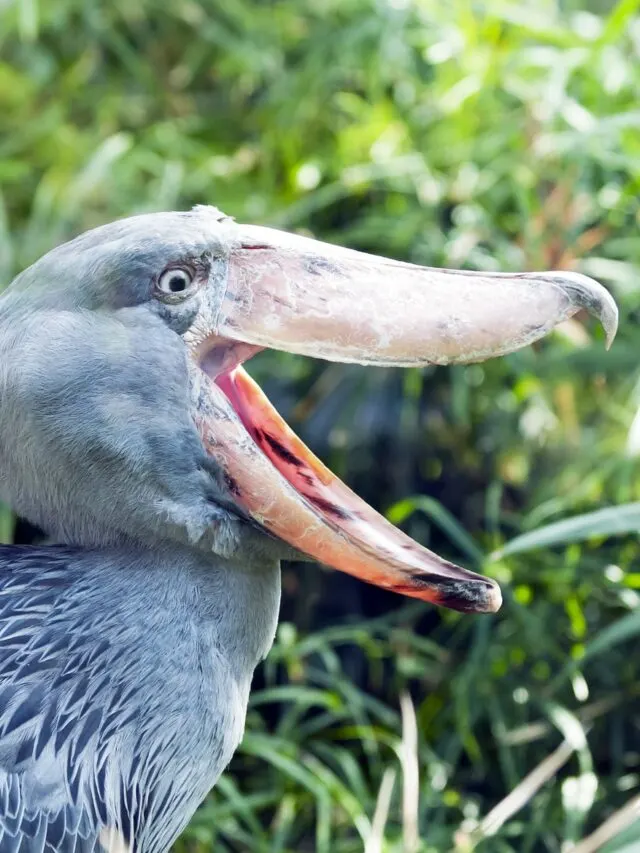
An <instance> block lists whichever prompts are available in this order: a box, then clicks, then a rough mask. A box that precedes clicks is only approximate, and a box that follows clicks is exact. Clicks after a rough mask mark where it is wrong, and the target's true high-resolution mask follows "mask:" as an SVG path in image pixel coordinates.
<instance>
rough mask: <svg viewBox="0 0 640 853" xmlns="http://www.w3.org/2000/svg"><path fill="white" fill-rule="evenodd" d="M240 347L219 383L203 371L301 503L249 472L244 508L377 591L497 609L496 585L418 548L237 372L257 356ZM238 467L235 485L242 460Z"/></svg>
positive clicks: (227, 362)
mask: <svg viewBox="0 0 640 853" xmlns="http://www.w3.org/2000/svg"><path fill="white" fill-rule="evenodd" d="M231 346H232V348H234V349H235V346H236V345H231ZM240 346H241V347H242V350H236V351H235V355H233V356H229V355H228V354H227V355H226V356H225V357H224V360H223V361H222V365H224V366H223V369H222V371H221V372H219V373H217V375H215V377H214V376H211V373H209V370H208V369H207V367H208V368H209V369H211V368H212V367H213V364H212V363H209V364H208V365H206V361H207V359H206V357H205V359H203V362H204V364H203V366H204V367H205V370H206V372H207V373H209V375H210V376H211V378H213V379H214V381H215V384H216V385H217V386H218V388H220V390H221V391H222V392H223V393H224V395H225V396H226V398H227V400H228V401H229V402H230V404H231V406H232V407H233V409H234V411H235V413H236V414H237V416H238V418H239V420H240V422H241V424H242V426H243V427H244V429H245V430H246V432H247V433H248V435H249V436H250V437H251V439H252V440H253V442H254V444H255V445H256V447H257V448H259V450H260V451H261V452H262V454H263V455H264V457H266V459H268V460H269V462H270V463H271V465H272V466H273V469H275V471H277V472H278V474H280V475H281V476H282V477H283V478H284V480H286V482H287V483H288V484H289V486H290V487H291V488H292V489H293V490H294V491H295V494H296V495H297V496H298V504H295V502H292V501H291V499H290V496H288V497H286V498H285V497H284V494H283V495H282V501H281V503H280V502H279V496H278V487H277V481H274V483H273V484H272V486H271V489H270V493H269V494H268V495H265V490H264V488H261V487H259V486H257V485H256V483H255V480H254V478H253V476H252V472H251V471H244V470H242V493H243V503H244V505H245V507H247V508H248V509H249V511H250V513H251V514H252V515H253V517H255V518H257V519H259V520H260V521H261V523H262V524H263V525H264V526H265V527H266V528H267V529H269V530H271V531H272V532H273V533H275V534H276V535H277V536H279V538H281V539H283V540H284V541H287V542H289V544H292V545H294V546H295V547H297V548H298V549H299V550H301V551H304V552H305V553H307V554H309V555H310V556H312V557H314V558H315V559H317V560H318V561H319V562H323V563H325V564H327V565H329V566H332V567H333V568H337V569H340V570H341V571H346V572H348V573H350V574H354V575H356V576H357V577H360V578H361V579H363V580H367V581H369V582H372V583H375V584H377V585H378V586H382V587H385V588H387V589H391V590H394V591H395V592H398V593H401V594H404V595H409V596H412V597H416V598H421V599H423V600H428V601H431V602H433V603H436V604H441V605H444V606H448V607H452V608H454V609H459V610H465V611H486V610H494V609H497V607H498V606H499V602H500V595H499V590H498V589H497V587H496V586H495V585H494V584H493V583H492V582H491V581H489V580H488V579H487V578H483V577H482V576H479V575H476V574H474V573H473V572H469V571H467V570H465V569H462V568H460V567H458V566H456V565H454V564H452V563H449V562H448V561H446V560H443V559H442V558H440V557H438V556H437V555H436V554H433V553H432V552H430V551H428V550H427V549H426V548H423V547H422V546H421V545H419V544H418V543H417V542H414V541H413V540H412V539H411V538H410V537H408V536H407V535H406V534H404V533H403V532H402V531H401V530H398V529H397V528H396V527H394V526H393V525H392V524H390V522H388V521H387V520H386V519H385V518H384V517H383V516H381V515H380V514H379V513H377V512H376V511H375V510H374V509H373V508H372V507H370V506H369V505H368V504H367V503H366V502H365V501H363V500H362V499H361V498H359V497H358V496H357V495H356V494H355V493H354V492H353V491H351V489H349V488H348V487H347V486H346V485H345V484H344V483H343V482H342V481H341V480H340V479H339V478H338V477H336V476H335V474H333V473H332V472H331V471H330V470H329V469H328V468H327V467H326V466H325V465H324V464H323V463H322V462H321V461H320V460H319V459H317V457H315V456H314V455H313V453H312V452H311V451H310V450H309V449H308V448H307V447H306V446H305V444H304V443H303V442H302V441H301V440H300V439H299V438H298V436H297V435H296V434H295V433H294V432H293V430H291V428H290V427H289V426H288V425H287V424H286V422H285V421H284V420H283V419H282V418H281V417H280V415H279V414H278V412H277V411H276V410H275V409H274V407H273V406H272V405H271V403H270V402H269V400H268V399H267V398H266V396H265V395H264V394H263V393H262V391H261V389H260V388H259V386H258V385H256V383H255V382H253V380H252V379H251V378H250V377H249V376H248V374H247V373H246V372H245V371H244V370H243V369H242V367H240V366H239V362H240V360H244V358H247V357H250V355H253V354H254V352H255V348H253V352H249V349H250V348H249V347H245V345H240ZM227 352H228V351H227ZM243 356H244V358H243ZM218 364H219V365H220V362H219V361H218ZM227 460H230V455H229V454H227ZM254 464H255V460H254ZM233 467H234V478H235V479H236V480H238V479H239V471H240V470H241V469H240V462H239V460H238V458H237V454H236V455H235V457H234V460H233ZM274 473H275V472H274ZM283 486H284V484H283ZM274 487H275V488H274ZM280 491H282V487H281V489H280Z"/></svg>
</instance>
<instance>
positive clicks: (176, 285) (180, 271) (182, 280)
mask: <svg viewBox="0 0 640 853" xmlns="http://www.w3.org/2000/svg"><path fill="white" fill-rule="evenodd" d="M192 283H193V273H192V272H191V270H188V269H184V267H171V268H170V269H166V270H165V271H164V272H163V273H162V275H161V276H160V278H159V279H158V290H159V291H160V293H161V294H163V295H164V296H174V297H180V296H181V295H184V294H185V293H186V291H188V290H189V288H190V287H191V285H192Z"/></svg>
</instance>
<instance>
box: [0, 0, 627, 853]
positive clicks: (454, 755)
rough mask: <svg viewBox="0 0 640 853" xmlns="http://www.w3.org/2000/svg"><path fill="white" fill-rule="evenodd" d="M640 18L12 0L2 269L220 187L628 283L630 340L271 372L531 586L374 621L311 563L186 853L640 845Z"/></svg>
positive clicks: (612, 7)
mask: <svg viewBox="0 0 640 853" xmlns="http://www.w3.org/2000/svg"><path fill="white" fill-rule="evenodd" d="M639 6H640V3H638V0H619V2H617V3H613V4H612V3H606V2H601V3H599V4H597V5H596V4H594V5H592V6H590V7H589V8H585V6H584V2H580V0H574V2H571V0H567V2H561V0H535V2H534V0H491V2H489V0H476V2H471V0H452V2H448V3H447V2H438V0H386V2H385V0H309V2H306V3H299V2H296V1H295V0H279V2H277V1H276V0H274V2H267V0H262V2H260V0H253V2H250V0H224V2H222V0H137V2H130V0H112V2H109V3H92V2H85V0H47V2H44V0H8V2H5V3H4V4H2V5H0V278H2V280H3V281H8V280H9V279H10V278H11V276H12V274H13V273H14V272H16V271H17V270H18V269H19V268H21V267H23V266H24V265H25V264H27V263H29V262H30V261H32V260H34V259H35V258H36V257H37V256H39V255H40V254H42V253H43V252H44V251H46V250H47V249H48V248H50V247H51V246H53V245H54V244H56V243H57V242H59V241H61V240H62V239H64V238H66V237H68V236H70V235H72V234H73V233H75V232H77V231H79V230H81V229H83V228H86V227H89V226H92V225H94V224H98V223H101V222H104V221H106V220H109V219H112V218H115V217H117V216H120V215H124V214H128V213H132V212H135V211H141V210H151V209H162V208H173V207H186V206H189V205H191V204H193V203H198V202H209V203H214V204H217V205H218V206H219V207H221V208H222V209H223V210H225V212H228V213H230V214H233V215H234V216H236V217H237V218H238V219H241V220H247V221H254V222H263V223H267V224H272V225H276V226H280V227H285V228H289V229H304V230H308V231H310V232H312V233H314V234H315V235H317V236H319V237H323V238H325V239H328V240H333V241H336V242H340V243H344V244H348V245H352V246H356V247H358V248H362V249H365V250H369V251H373V252H376V253H380V254H387V255H391V256H395V257H402V258H407V259H409V260H413V261H416V262H419V263H427V264H436V265H447V266H454V267H474V268H481V269H524V268H529V269H532V268H558V267H565V268H574V269H579V270H581V271H583V272H586V273H588V274H591V275H593V276H596V277H600V278H602V279H603V280H605V281H606V282H607V283H608V284H609V285H610V286H611V287H612V288H613V290H614V292H615V294H616V296H617V298H618V300H619V302H620V305H621V331H620V334H619V336H618V339H617V341H616V343H615V344H614V346H613V349H612V350H611V352H610V353H609V354H605V352H604V349H603V344H602V334H601V332H600V330H599V329H596V328H595V327H593V326H592V325H591V324H590V323H588V324H587V325H584V321H583V319H582V318H577V319H575V320H572V321H570V322H568V323H566V324H565V325H564V326H563V328H562V329H560V330H559V331H558V332H557V333H556V334H555V335H554V336H552V337H551V338H550V339H549V340H547V341H545V342H543V343H542V344H540V345H538V346H536V347H535V348H529V349H527V350H525V351H522V352H520V353H516V354H514V355H512V356H509V357H508V358H505V359H502V360H500V361H496V362H491V363H488V364H485V365H474V366H470V367H468V368H455V369H448V370H447V369H438V370H424V371H406V372H403V373H399V372H397V371H381V370H370V371H361V370H359V369H357V368H353V367H350V366H340V365H322V364H314V363H313V362H311V361H309V360H307V361H304V360H296V359H290V358H288V357H285V356H282V355H279V354H274V353H267V354H264V355H263V356H260V357H259V358H258V359H257V360H256V362H255V367H254V366H253V364H252V365H251V370H252V372H253V374H254V376H256V378H257V379H258V380H259V381H260V382H261V383H262V384H263V385H264V387H265V388H266V390H267V391H268V393H269V394H270V395H271V396H272V398H273V399H274V400H275V401H276V402H277V404H278V406H279V408H280V409H281V410H282V411H283V413H284V414H285V415H286V417H287V419H288V420H289V421H290V423H291V424H292V426H293V427H294V428H295V429H296V430H297V431H298V432H299V433H300V434H301V435H302V436H303V438H304V439H305V440H306V441H307V442H308V443H309V444H311V445H312V446H313V447H314V448H315V449H316V450H317V451H318V452H319V453H320V454H321V455H322V456H323V457H324V458H325V459H326V460H327V461H328V463H329V464H330V465H331V467H332V468H333V469H334V470H335V471H336V472H338V473H339V474H340V475H341V476H342V477H343V478H345V479H347V480H348V481H349V482H350V483H352V484H353V485H354V486H355V488H356V489H357V491H359V492H360V493H361V494H363V495H364V496H365V497H366V498H367V499H368V500H370V501H371V502H372V503H374V504H375V505H377V506H378V507H381V508H383V509H384V510H386V511H387V512H388V514H389V517H390V518H392V520H394V521H395V522H396V523H399V524H402V526H403V527H405V529H407V530H408V531H409V532H410V533H411V534H412V535H413V536H414V537H416V538H418V539H420V541H422V542H425V543H427V544H428V543H430V544H431V545H432V546H433V547H436V548H438V549H439V550H440V551H441V552H442V553H444V554H446V555H448V556H450V557H452V558H453V559H457V560H459V561H462V562H466V564H467V565H470V566H472V567H476V568H482V569H483V570H484V571H486V572H487V573H489V574H492V575H493V576H495V577H496V578H498V580H500V582H501V583H502V585H503V589H504V591H505V604H504V606H503V610H502V611H501V613H500V614H499V615H497V616H496V617H460V616H458V615H455V614H451V613H439V612H438V613H433V612H431V611H429V612H428V613H426V614H425V610H426V608H424V607H422V606H416V605H415V603H409V604H406V603H403V602H402V601H400V600H396V599H393V600H391V599H389V598H385V599H384V601H383V602H382V603H380V604H379V606H378V604H376V605H375V606H374V605H372V604H371V602H372V601H373V598H372V596H373V595H374V593H373V592H372V591H371V590H370V589H369V588H364V587H362V588H360V587H358V588H357V589H356V587H354V586H349V587H348V590H349V595H348V597H347V600H348V601H349V602H350V604H351V605H352V606H351V608H350V609H351V612H352V618H350V619H349V618H347V617H346V612H345V613H342V611H336V612H337V613H338V615H337V616H335V618H334V617H327V616H326V615H325V616H322V617H321V616H320V615H319V614H318V602H320V603H323V602H324V605H325V607H326V606H327V603H328V602H330V601H332V600H335V592H336V590H339V591H342V590H344V589H346V587H344V586H342V585H340V584H341V583H342V581H341V580H339V579H337V578H336V576H334V575H331V574H330V573H326V572H323V571H321V570H318V569H312V568H310V569H308V570H307V569H304V570H302V569H300V568H298V567H294V568H289V569H287V570H286V572H285V576H284V580H285V593H286V597H285V608H287V612H286V613H285V614H284V616H285V618H284V621H283V622H282V623H281V626H280V631H279V635H278V640H277V643H276V646H275V648H274V650H273V652H272V654H271V656H270V658H269V659H268V661H267V663H266V664H265V667H264V669H263V671H262V673H261V675H260V679H259V683H258V685H257V688H258V689H257V690H256V691H255V692H254V694H253V698H252V704H251V708H250V712H249V718H248V729H247V735H246V737H245V741H244V743H243V746H242V748H241V750H240V752H239V754H238V755H237V756H236V758H235V759H234V760H233V762H232V766H231V769H230V772H229V773H228V774H227V775H226V776H225V777H224V778H223V780H222V781H221V782H220V784H219V785H218V787H217V789H216V791H215V792H214V793H213V794H212V795H211V797H210V798H209V799H208V800H207V802H206V804H205V805H204V806H203V808H202V809H201V811H200V812H199V813H198V815H197V816H196V818H195V820H194V822H193V825H192V826H191V827H190V829H189V831H188V833H187V834H186V836H185V838H184V840H182V841H181V842H179V844H178V845H177V850H179V851H189V853H206V851H210V850H212V849H214V846H215V849H216V850H228V851H265V853H266V851H270V853H275V851H281V852H282V853H285V851H294V850H295V851H303V850H317V851H318V853H328V852H329V851H331V853H350V851H354V853H355V851H361V850H363V849H364V850H366V851H367V853H376V851H387V853H391V851H406V852H407V853H411V851H417V850H419V851H421V853H441V851H449V850H456V851H459V853H466V851H471V850H475V849H477V850H478V851H487V853H501V851H505V853H506V851H518V853H538V851H549V853H559V851H568V850H570V849H575V850H576V851H577V853H588V851H589V850H595V849H598V848H597V847H595V846H593V844H594V843H595V842H593V841H591V842H589V841H583V842H582V844H578V845H577V846H576V847H572V845H573V844H574V843H577V842H578V840H579V839H581V838H583V839H584V838H585V837H586V836H588V835H589V834H590V833H592V832H593V831H594V830H595V829H596V828H597V827H598V826H599V825H600V824H602V823H603V822H604V821H605V820H610V821H613V823H609V824H605V827H606V826H613V829H611V830H610V832H609V836H607V838H606V839H605V841H606V843H607V846H606V847H605V848H603V849H606V850H607V851H610V853H614V851H616V853H630V851H632V850H636V849H638V847H639V845H640V825H639V824H638V822H637V821H636V823H635V824H633V823H632V819H631V818H629V819H628V820H627V821H626V824H628V825H625V826H617V824H616V822H615V821H616V820H617V819H618V817H619V815H616V813H617V811H618V810H620V809H623V808H624V806H625V803H626V802H627V801H628V800H630V799H631V798H633V797H634V796H637V794H638V785H639V781H640V760H639V758H638V742H639V740H638V707H639V699H638V697H639V691H640V676H639V673H638V666H637V663H636V661H637V657H636V656H635V655H634V652H635V649H636V648H637V642H638V634H639V632H640V619H639V617H638V603H639V600H640V598H639V593H638V590H639V589H640V568H639V566H640V547H639V545H638V537H637V530H638V527H639V526H640V513H639V510H638V506H639V503H638V502H640V463H639V454H640V371H639V370H638V362H639V360H640V359H639V357H638V346H637V327H636V325H635V323H636V322H637V316H638V313H637V312H638V309H639V307H640V288H639V287H638V280H639V272H640V239H639V238H638V227H639V225H640V202H639V200H638V199H639V198H640V195H639V191H640V132H639V131H640V110H639V109H638V98H637V93H638V91H640V13H639ZM390 286H392V283H390ZM10 532H11V522H10V518H9V516H8V514H7V513H6V512H5V511H4V510H1V509H0V541H6V540H7V539H8V538H9V536H10ZM332 593H334V596H333V597H332ZM338 597H339V598H340V597H342V598H344V596H342V593H341V592H340V593H339V595H338ZM314 602H315V606H314ZM376 602H379V600H378V599H376ZM327 612H329V613H331V611H327ZM294 624H295V625H296V626H297V627H294ZM409 696H411V697H412V701H411V700H410V699H409V698H408V697H409ZM400 697H404V698H403V699H402V704H401V698H400ZM414 711H415V719H414V716H413V713H414ZM415 727H417V730H416V729H415ZM416 731H417V734H416ZM627 808H628V807H627ZM621 814H622V816H623V817H624V815H625V814H627V812H621ZM616 827H617V828H616ZM618 830H624V831H623V832H622V833H621V834H619V837H618V838H617V839H616V840H610V837H613V836H615V835H616V834H617V833H618ZM417 839H418V840H417ZM603 843H604V841H603ZM589 844H591V845H592V846H589Z"/></svg>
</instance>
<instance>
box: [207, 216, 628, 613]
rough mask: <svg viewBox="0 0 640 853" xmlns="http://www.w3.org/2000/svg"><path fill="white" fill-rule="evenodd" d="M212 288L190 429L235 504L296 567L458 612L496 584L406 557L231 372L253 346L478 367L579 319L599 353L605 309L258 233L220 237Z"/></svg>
mask: <svg viewBox="0 0 640 853" xmlns="http://www.w3.org/2000/svg"><path fill="white" fill-rule="evenodd" d="M230 228H231V229H232V230H231V233H230V239H229V249H228V256H227V258H226V259H225V272H226V287H225V288H224V289H223V291H222V294H221V295H220V290H218V291H217V293H218V294H219V296H218V300H217V304H216V305H215V308H214V309H213V310H212V313H213V314H214V315H215V319H214V320H213V323H212V325H213V328H212V329H211V330H210V335H209V337H208V338H207V340H206V341H205V342H204V344H203V343H202V342H199V343H198V345H197V347H195V348H194V349H195V352H196V357H197V360H198V362H199V364H200V366H201V367H202V369H203V371H204V372H205V373H206V374H207V376H208V377H209V379H210V380H212V381H210V382H209V384H208V386H207V389H206V394H205V396H206V397H207V402H206V405H204V406H201V407H200V412H199V414H198V415H197V418H196V419H197V423H198V426H199V428H200V431H201V434H202V437H203V440H204V442H205V445H206V447H207V449H208V451H209V453H210V454H211V455H212V456H214V457H215V458H216V460H217V462H218V464H219V465H220V467H221V468H222V470H223V472H224V476H225V479H226V481H227V483H228V484H229V487H230V490H231V492H232V494H233V499H234V501H235V502H236V503H237V505H238V506H239V507H240V508H241V509H242V511H243V512H245V513H246V514H247V515H248V516H249V517H251V518H252V519H253V520H254V521H255V522H257V523H259V524H260V525H261V526H262V527H263V528H265V529H266V530H268V531H269V532H270V533H271V534H272V535H274V536H276V537H278V538H280V539H282V540H284V541H285V542H287V543H288V544H289V545H292V546H294V547H295V548H296V549H298V550H299V551H302V552H304V553H306V554H308V555H309V556H311V557H313V558H315V559H317V560H318V561H319V562H322V563H324V564H326V565H329V566H331V567H333V568H335V569H340V570H341V571H345V572H348V573H350V574H353V575H356V576H358V577H360V578H362V579H363V580H366V581H369V582H371V583H375V584H377V585H379V586H383V587H386V588H388V589H392V590H395V591H397V592H401V593H403V594H405V595H409V596H412V597H415V598H421V599H424V600H427V601H431V602H433V603H435V604H440V605H444V606H446V607H450V608H453V609H455V610H462V611H467V612H474V611H478V612H481V611H485V612H486V611H495V610H497V609H498V608H499V606H500V603H501V595H500V590H499V588H498V587H497V585H496V584H495V583H494V582H493V581H491V580H489V579H487V578H484V577H482V576H480V575H476V574H474V573H473V572H470V571H467V570H466V569H462V568H460V567H458V566H456V565H454V564H452V563H450V562H447V561H446V560H443V559H442V558H440V557H438V556H437V555H436V554H434V553H432V552H431V551H428V550H427V549H426V548H423V547H422V546H420V545H418V544H417V543H416V542H414V541H413V540H412V539H410V538H409V537H408V536H406V535H405V534H404V533H402V532H401V531H399V530H398V529H396V528H395V527H393V526H392V525H391V524H390V523H389V522H388V521H387V520H386V519H384V518H383V517H382V516H381V515H379V514H378V513H377V512H375V511H374V510H373V509H372V508H371V507H369V506H368V505H367V504H366V503H365V502H364V501H362V500H361V499H360V498H358V497H357V495H355V494H354V493H353V492H352V491H351V490H350V489H348V488H347V486H346V485H344V484H343V483H342V482H341V481H340V480H339V479H338V478H337V477H335V476H334V475H333V474H332V473H331V472H330V471H329V470H328V469H327V468H326V467H325V466H324V465H323V464H322V463H321V462H320V461H319V460H318V459H317V458H316V457H315V456H314V455H313V454H312V453H311V451H310V450H309V449H308V448H307V447H305V445H304V444H303V443H302V442H301V441H300V439H299V438H298V437H297V436H296V435H295V434H294V433H293V432H292V431H291V429H290V428H289V427H288V426H287V424H286V423H285V422H284V421H283V420H282V418H281V417H280V416H279V415H278V413H277V412H276V411H275V409H274V408H273V406H272V405H271V404H270V403H269V401H268V400H267V398H266V397H265V396H264V394H263V393H262V391H261V390H260V388H259V387H258V386H257V385H256V384H255V383H254V382H253V380H251V379H250V377H249V376H248V375H247V374H246V373H245V371H244V370H243V369H242V368H241V367H240V366H239V363H240V362H241V361H244V360H245V359H246V358H248V357H250V355H252V354H253V353H254V352H256V351H258V350H259V349H262V348H264V347H269V348H272V349H279V350H284V351H287V352H293V353H300V354H304V355H312V356H316V357H321V358H326V359H330V360H332V361H348V362H357V363H361V364H382V365H424V364H448V363H454V362H469V361H479V360H482V359H486V358H489V357H491V356H495V355H502V354H504V353H507V352H511V351H513V350H515V349H518V348H519V347H522V346H525V345H526V344H528V343H531V342H532V341H534V340H537V339H538V338H540V337H542V336H543V335H544V334H546V333H547V332H548V331H549V330H550V329H552V328H553V327H554V326H555V325H556V324H557V323H559V322H561V321H563V320H565V319H567V318H568V317H570V316H571V315H572V314H575V313H576V312H577V311H579V310H581V309H587V310H588V311H589V312H591V313H593V314H595V315H596V316H597V317H598V318H599V319H600V321H601V322H602V325H603V327H604V329H605V334H606V339H607V344H610V343H611V341H612V339H613V337H614V335H615V332H616V327H617V309H616V305H615V303H614V301H613V299H612V298H611V296H610V295H609V293H608V292H607V291H606V290H605V289H604V288H603V287H602V286H601V285H599V284H598V283H597V282H595V281H593V280H592V279H589V278H587V277H586V276H582V275H579V274H575V273H519V274H513V275H510V274H498V273H495V274H492V273H473V272H455V271H452V270H440V269H433V268H428V267H418V266H414V265H411V264H405V263H400V262H397V261H392V260H387V259H386V258H378V257H374V256H371V255H366V254H362V253H359V252H354V251H350V250H347V249H342V248H338V247H335V246H329V245H326V244H323V243H319V242H316V241H315V240H310V239H307V238H303V237H297V236H293V235H290V234H285V233H282V232H278V231H273V230H271V229H267V228H259V227H253V226H235V225H234V226H230Z"/></svg>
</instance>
